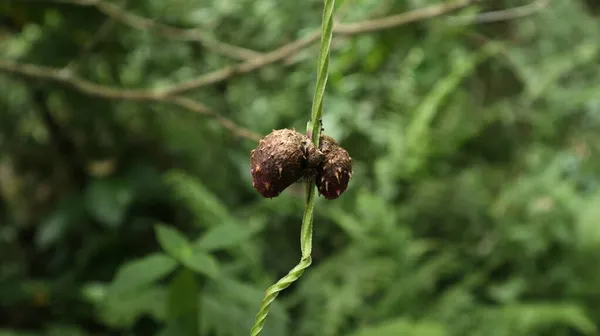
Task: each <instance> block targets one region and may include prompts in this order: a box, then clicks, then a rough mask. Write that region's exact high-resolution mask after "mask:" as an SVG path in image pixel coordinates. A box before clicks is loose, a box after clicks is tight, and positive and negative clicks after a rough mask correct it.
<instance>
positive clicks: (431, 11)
mask: <svg viewBox="0 0 600 336" xmlns="http://www.w3.org/2000/svg"><path fill="white" fill-rule="evenodd" d="M479 1H481V0H456V1H453V2H447V3H444V4H439V5H433V6H430V7H426V8H423V9H416V10H413V11H409V12H405V13H402V14H399V15H393V16H389V17H384V18H381V19H374V20H366V21H361V22H357V23H347V24H339V25H336V26H335V27H334V34H342V35H346V36H351V35H357V34H364V33H371V32H375V31H378V30H384V29H389V28H394V27H399V26H402V25H405V24H409V23H412V22H417V21H422V20H426V19H430V18H434V17H437V16H440V15H444V14H446V13H449V12H452V11H454V10H457V9H460V8H464V7H466V6H468V5H470V4H473V3H476V2H479ZM320 37H321V32H320V31H319V30H315V31H313V32H312V33H310V34H308V35H307V36H305V37H303V38H300V39H298V40H296V41H294V42H291V43H289V44H286V45H284V46H282V47H280V48H278V49H275V50H273V51H271V52H268V53H265V54H263V55H262V56H260V57H256V58H253V59H250V60H248V61H246V62H243V63H240V64H238V65H236V66H229V67H225V68H222V69H219V70H215V71H213V72H209V73H207V74H205V75H202V76H200V77H198V78H196V79H192V80H189V81H186V82H183V83H181V84H176V85H174V86H172V87H171V88H167V89H165V90H164V93H165V94H178V93H183V92H186V91H189V90H193V89H197V88H199V87H202V86H206V85H210V84H215V83H218V82H221V81H223V80H226V79H228V78H229V77H232V76H234V75H236V74H245V73H248V72H252V71H254V70H257V69H259V68H262V67H264V66H266V65H269V64H273V63H277V62H280V61H283V60H285V59H286V58H288V57H291V56H293V55H295V54H296V53H298V52H299V51H301V50H302V49H304V48H306V47H308V46H310V45H312V44H313V43H314V42H316V41H318V40H319V38H320Z"/></svg>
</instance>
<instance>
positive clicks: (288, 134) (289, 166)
mask: <svg viewBox="0 0 600 336" xmlns="http://www.w3.org/2000/svg"><path fill="white" fill-rule="evenodd" d="M323 160H324V156H323V153H321V151H319V150H318V149H317V148H316V147H315V146H314V144H313V143H312V142H311V141H310V139H309V138H308V137H306V136H305V135H303V134H301V133H299V132H297V131H295V130H290V129H280V130H273V132H271V133H270V134H268V135H266V136H265V137H264V138H262V139H261V140H260V141H259V144H258V147H257V148H256V149H254V150H252V152H251V153H250V165H251V169H250V173H251V174H252V185H253V186H254V188H255V189H256V190H257V191H258V192H259V193H260V194H261V195H263V196H264V197H266V198H272V197H276V196H278V195H279V194H280V193H281V192H282V191H283V190H285V189H286V188H287V187H289V186H290V185H292V184H293V183H295V182H297V181H298V180H299V179H300V178H302V177H303V176H305V175H310V174H312V175H316V174H317V173H316V172H315V170H316V169H317V167H319V166H320V165H321V163H322V162H323Z"/></svg>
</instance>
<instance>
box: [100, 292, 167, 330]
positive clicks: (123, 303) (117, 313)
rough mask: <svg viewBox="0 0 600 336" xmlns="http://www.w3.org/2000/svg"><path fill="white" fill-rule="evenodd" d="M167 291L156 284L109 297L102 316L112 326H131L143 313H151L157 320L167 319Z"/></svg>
mask: <svg viewBox="0 0 600 336" xmlns="http://www.w3.org/2000/svg"><path fill="white" fill-rule="evenodd" d="M166 300H167V292H166V290H165V289H164V288H162V287H158V286H154V287H149V288H145V289H144V290H140V291H134V292H129V293H127V294H122V295H119V296H112V297H109V298H108V300H107V301H106V302H105V303H104V305H103V306H102V310H101V312H100V313H101V314H100V316H101V318H102V320H104V322H105V323H106V324H108V325H109V326H112V327H120V328H129V327H131V326H132V325H133V324H134V323H135V322H136V321H137V319H138V318H140V317H141V316H142V315H150V316H151V317H153V318H154V319H156V320H157V321H164V320H165V319H166V309H165V304H164V302H166Z"/></svg>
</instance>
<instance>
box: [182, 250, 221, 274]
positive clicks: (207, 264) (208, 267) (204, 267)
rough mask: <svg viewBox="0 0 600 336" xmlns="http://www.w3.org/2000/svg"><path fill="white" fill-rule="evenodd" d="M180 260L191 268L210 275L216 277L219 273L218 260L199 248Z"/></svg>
mask: <svg viewBox="0 0 600 336" xmlns="http://www.w3.org/2000/svg"><path fill="white" fill-rule="evenodd" d="M180 261H181V263H182V264H184V265H185V266H186V267H188V268H189V269H191V270H193V271H195V272H198V273H201V274H204V275H207V276H209V277H212V278H214V277H217V276H218V274H219V264H218V262H217V260H216V259H215V258H214V257H213V256H211V255H210V254H208V253H206V252H205V251H203V250H201V249H199V248H195V249H193V250H192V254H190V255H188V256H186V257H185V258H182V259H180Z"/></svg>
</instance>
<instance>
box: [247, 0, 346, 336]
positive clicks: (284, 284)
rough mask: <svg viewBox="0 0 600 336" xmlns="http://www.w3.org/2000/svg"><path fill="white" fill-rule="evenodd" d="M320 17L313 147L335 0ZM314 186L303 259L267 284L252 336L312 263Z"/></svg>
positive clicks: (309, 185)
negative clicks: (275, 304) (282, 292)
mask: <svg viewBox="0 0 600 336" xmlns="http://www.w3.org/2000/svg"><path fill="white" fill-rule="evenodd" d="M324 3H325V6H324V9H323V20H322V23H321V30H322V34H321V48H320V51H319V60H318V64H317V85H316V87H315V93H314V96H313V102H312V109H311V118H310V122H309V123H308V126H307V134H308V136H309V137H310V138H311V139H312V141H313V143H314V144H315V146H317V148H318V146H319V138H320V135H321V116H322V115H323V98H324V96H325V86H326V85H327V78H328V77H329V54H330V52H331V39H332V37H333V11H334V6H335V0H324ZM316 194H317V193H316V186H315V184H314V181H310V182H307V183H306V207H305V209H304V215H303V216H302V228H301V229H300V248H301V250H302V258H301V259H300V262H299V263H298V265H296V266H295V267H294V268H293V269H292V270H291V271H290V272H289V273H288V274H287V275H286V276H284V277H283V278H281V279H280V280H279V281H277V283H275V284H274V285H272V286H271V287H269V288H268V289H267V291H266V293H265V297H264V298H263V300H262V302H261V304H260V309H259V311H258V314H257V315H256V320H255V322H254V326H253V327H252V330H251V333H250V334H251V336H258V335H259V334H260V332H261V331H262V329H263V328H264V325H265V321H266V319H267V315H268V314H269V309H270V308H271V304H272V303H273V301H275V298H276V297H277V295H279V293H280V292H281V291H283V290H284V289H286V288H288V287H289V286H290V285H291V284H292V283H293V282H294V281H296V280H298V279H299V278H300V276H302V274H303V273H304V271H305V270H306V269H307V268H308V267H309V266H310V264H311V263H312V257H311V253H312V232H313V213H314V208H315V199H316Z"/></svg>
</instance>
